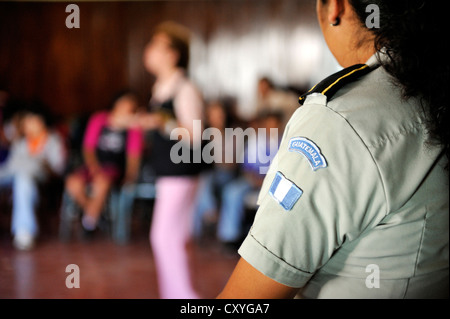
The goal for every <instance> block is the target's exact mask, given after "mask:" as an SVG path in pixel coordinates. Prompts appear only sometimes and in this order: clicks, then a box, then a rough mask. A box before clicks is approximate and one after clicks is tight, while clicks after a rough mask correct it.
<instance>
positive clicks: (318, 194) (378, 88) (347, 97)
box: [239, 56, 449, 298]
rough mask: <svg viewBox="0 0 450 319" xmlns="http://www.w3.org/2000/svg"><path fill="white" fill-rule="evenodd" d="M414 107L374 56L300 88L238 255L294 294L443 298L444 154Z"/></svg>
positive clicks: (445, 283) (445, 290) (445, 241)
mask: <svg viewBox="0 0 450 319" xmlns="http://www.w3.org/2000/svg"><path fill="white" fill-rule="evenodd" d="M376 64H377V60H376V57H375V56H373V57H372V58H371V59H370V60H369V61H368V62H367V65H369V66H370V67H374V66H375V65H376ZM420 110H421V107H420V105H419V103H418V102H417V101H416V100H414V99H412V100H408V101H405V100H402V98H401V91H400V89H399V87H397V86H396V85H394V84H393V80H392V78H391V77H390V76H389V75H388V74H387V73H386V72H385V70H384V69H383V68H382V67H378V68H375V70H373V71H372V72H370V73H368V74H367V75H364V76H363V77H362V78H360V79H358V80H356V81H355V82H352V83H350V84H347V85H345V86H344V87H342V88H340V89H339V91H337V93H336V94H335V95H334V96H333V98H332V99H331V100H330V101H329V100H328V97H327V96H326V95H323V94H317V93H315V94H311V95H309V96H308V97H307V99H306V101H305V102H304V105H303V106H301V107H300V108H299V109H298V110H297V111H296V112H295V113H294V115H293V116H292V118H291V119H290V121H289V123H288V124H287V126H286V129H285V132H284V135H283V140H282V142H281V146H280V149H279V151H278V154H277V156H276V157H275V159H274V161H273V162H272V164H271V167H270V170H269V172H268V174H267V176H266V179H265V181H264V184H263V187H262V189H261V192H260V197H259V205H260V207H259V209H258V212H257V214H256V217H255V220H254V224H253V226H252V228H251V230H250V232H249V234H248V236H247V238H246V239H245V240H244V242H243V244H242V246H241V248H240V249H239V253H240V255H241V256H242V257H243V258H244V259H245V260H246V261H247V262H249V263H250V264H251V265H252V266H253V267H255V268H256V269H258V270H259V271H260V272H262V273H263V274H265V275H266V276H268V277H270V278H272V279H274V280H275V281H277V282H279V283H282V284H284V285H287V286H291V287H298V288H303V289H302V290H301V297H303V298H434V297H448V250H449V246H448V241H449V234H448V229H449V225H448V215H449V190H448V183H449V178H448V173H447V172H446V171H445V170H444V166H445V164H446V163H447V159H446V157H445V155H444V154H443V152H442V150H441V149H440V148H438V147H435V146H432V145H429V144H428V143H427V140H428V136H427V132H426V128H425V125H424V123H423V122H424V121H423V119H422V117H421V116H420V114H421V112H420ZM296 142H297V143H296ZM281 185H282V186H281Z"/></svg>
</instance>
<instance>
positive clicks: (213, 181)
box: [193, 168, 234, 238]
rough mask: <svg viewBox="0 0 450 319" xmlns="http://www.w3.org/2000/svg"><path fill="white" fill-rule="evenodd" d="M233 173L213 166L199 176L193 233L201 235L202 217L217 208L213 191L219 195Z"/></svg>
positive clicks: (230, 179)
mask: <svg viewBox="0 0 450 319" xmlns="http://www.w3.org/2000/svg"><path fill="white" fill-rule="evenodd" d="M233 178H234V173H233V172H232V171H230V170H224V169H220V168H215V169H214V170H211V171H208V172H206V173H204V174H203V175H202V176H201V177H200V186H199V188H198V191H197V198H196V207H195V211H194V221H193V235H194V237H197V238H199V237H200V236H201V235H202V231H203V229H202V226H203V218H204V216H205V215H206V214H208V213H211V212H213V211H216V210H218V209H219V207H218V206H219V204H218V200H217V198H216V194H215V191H216V190H218V192H219V196H220V195H221V192H222V189H223V188H224V187H225V185H226V184H228V183H229V182H230V181H232V180H233Z"/></svg>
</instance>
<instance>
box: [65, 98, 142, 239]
mask: <svg viewBox="0 0 450 319" xmlns="http://www.w3.org/2000/svg"><path fill="white" fill-rule="evenodd" d="M137 108H138V99H137V97H136V95H134V94H133V93H132V92H130V91H124V92H121V93H120V94H118V95H117V97H116V98H115V99H114V101H113V103H112V104H111V108H110V110H109V111H100V112H97V113H95V114H93V115H92V116H91V118H90V119H89V122H88V125H87V128H86V132H85V135H84V140H83V159H84V166H83V167H81V168H79V169H77V170H75V171H74V172H73V173H71V174H69V175H68V176H67V179H66V190H67V192H68V194H69V195H70V196H71V197H72V198H73V199H74V200H75V202H76V203H77V204H78V205H79V206H80V208H81V209H82V210H83V217H82V220H81V223H82V226H83V229H84V230H85V231H86V232H87V233H89V232H91V231H94V230H95V229H96V227H97V223H98V220H99V218H100V215H101V212H102V210H103V205H104V203H105V200H106V198H107V196H108V194H109V191H110V189H111V187H112V186H114V185H118V184H120V183H122V184H123V185H127V184H132V183H134V181H135V179H136V177H137V175H138V172H139V167H140V160H141V152H142V141H143V138H142V132H141V130H140V129H139V128H137V127H134V125H133V123H134V116H135V112H136V110H137ZM88 185H90V186H91V191H90V194H88V192H87V186H88Z"/></svg>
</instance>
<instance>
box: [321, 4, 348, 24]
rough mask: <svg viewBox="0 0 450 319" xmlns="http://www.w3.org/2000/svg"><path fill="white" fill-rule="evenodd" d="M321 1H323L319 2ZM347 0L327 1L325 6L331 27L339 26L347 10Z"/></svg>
mask: <svg viewBox="0 0 450 319" xmlns="http://www.w3.org/2000/svg"><path fill="white" fill-rule="evenodd" d="M319 1H321V0H319ZM345 1H347V0H327V1H326V5H325V8H324V9H325V10H326V17H327V20H328V23H329V24H330V25H338V24H339V23H340V21H341V16H342V14H343V13H344V10H345V3H344V2H345Z"/></svg>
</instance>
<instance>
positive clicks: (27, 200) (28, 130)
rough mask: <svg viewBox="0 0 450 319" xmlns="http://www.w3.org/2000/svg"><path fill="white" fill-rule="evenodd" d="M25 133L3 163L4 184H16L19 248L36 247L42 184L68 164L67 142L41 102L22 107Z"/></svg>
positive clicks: (15, 222)
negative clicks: (51, 123) (54, 128)
mask: <svg viewBox="0 0 450 319" xmlns="http://www.w3.org/2000/svg"><path fill="white" fill-rule="evenodd" d="M21 114H22V117H21V120H20V123H21V125H20V126H21V129H22V133H23V137H21V138H19V139H17V140H16V141H15V142H13V144H12V146H11V149H10V153H9V155H8V158H7V159H6V162H5V163H3V164H2V165H1V166H0V186H2V187H5V186H7V187H11V188H12V197H13V200H12V220H11V232H12V234H13V236H14V241H13V245H14V247H15V248H17V249H19V250H29V249H31V248H33V246H34V242H35V239H36V237H37V235H38V232H39V225H38V221H37V219H36V215H35V209H36V204H37V203H38V201H39V188H38V186H39V184H42V183H45V182H47V181H48V180H49V179H50V178H51V177H55V176H61V175H62V173H63V171H64V168H65V158H66V156H65V154H66V152H65V149H64V144H63V142H62V140H61V138H60V137H59V135H58V134H56V133H53V132H52V130H51V129H50V116H49V113H48V112H47V111H46V110H45V108H44V107H43V106H42V105H41V104H40V103H38V102H33V103H31V104H30V105H29V106H27V107H26V108H25V110H22V113H21Z"/></svg>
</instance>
